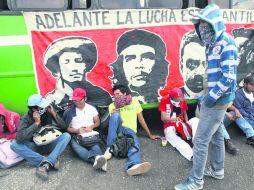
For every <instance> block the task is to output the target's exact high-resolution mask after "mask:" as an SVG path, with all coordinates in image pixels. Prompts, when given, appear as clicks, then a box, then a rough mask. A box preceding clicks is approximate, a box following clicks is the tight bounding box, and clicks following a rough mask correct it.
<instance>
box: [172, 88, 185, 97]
mask: <svg viewBox="0 0 254 190" xmlns="http://www.w3.org/2000/svg"><path fill="white" fill-rule="evenodd" d="M169 95H170V96H171V97H172V98H182V97H183V92H182V90H181V89H180V88H173V89H172V90H170V92H169Z"/></svg>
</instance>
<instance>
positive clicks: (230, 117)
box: [222, 105, 254, 155]
mask: <svg viewBox="0 0 254 190" xmlns="http://www.w3.org/2000/svg"><path fill="white" fill-rule="evenodd" d="M228 109H229V110H230V112H226V115H225V117H224V121H223V123H224V126H222V128H223V133H224V138H225V148H226V151H227V152H228V153H230V154H233V155H235V154H237V153H238V152H239V149H238V148H236V147H235V145H234V144H233V143H232V142H231V140H230V136H229V134H228V132H227V130H226V127H227V126H229V125H230V124H231V123H232V122H235V123H236V124H237V125H238V127H240V129H242V130H243V132H244V133H245V135H246V137H247V139H248V138H253V137H254V129H253V127H252V126H251V125H250V124H249V122H247V121H246V120H245V119H244V118H243V116H242V115H241V113H240V111H239V110H238V109H237V108H236V107H235V106H234V105H231V106H230V107H229V108H228Z"/></svg>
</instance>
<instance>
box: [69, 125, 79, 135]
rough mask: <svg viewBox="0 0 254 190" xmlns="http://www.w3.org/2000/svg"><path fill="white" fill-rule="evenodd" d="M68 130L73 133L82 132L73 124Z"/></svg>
mask: <svg viewBox="0 0 254 190" xmlns="http://www.w3.org/2000/svg"><path fill="white" fill-rule="evenodd" d="M67 131H68V132H69V133H72V134H79V133H80V129H75V128H73V127H71V125H70V126H69V127H68V128H67Z"/></svg>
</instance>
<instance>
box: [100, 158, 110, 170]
mask: <svg viewBox="0 0 254 190" xmlns="http://www.w3.org/2000/svg"><path fill="white" fill-rule="evenodd" d="M101 170H102V171H104V172H106V171H107V170H108V162H107V160H106V163H105V164H104V165H103V166H102V167H101Z"/></svg>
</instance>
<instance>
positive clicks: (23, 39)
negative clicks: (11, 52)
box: [0, 35, 30, 46]
mask: <svg viewBox="0 0 254 190" xmlns="http://www.w3.org/2000/svg"><path fill="white" fill-rule="evenodd" d="M29 44H30V41H29V36H28V35H20V36H0V46H16V45H29Z"/></svg>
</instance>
